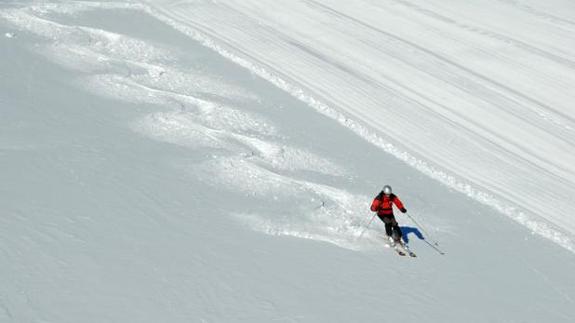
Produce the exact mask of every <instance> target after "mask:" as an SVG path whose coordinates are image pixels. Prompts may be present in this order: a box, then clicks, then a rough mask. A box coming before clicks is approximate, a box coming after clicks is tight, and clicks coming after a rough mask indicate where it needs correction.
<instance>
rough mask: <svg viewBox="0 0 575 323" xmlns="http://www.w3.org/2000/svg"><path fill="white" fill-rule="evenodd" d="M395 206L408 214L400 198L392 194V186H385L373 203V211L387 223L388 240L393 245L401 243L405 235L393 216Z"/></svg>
mask: <svg viewBox="0 0 575 323" xmlns="http://www.w3.org/2000/svg"><path fill="white" fill-rule="evenodd" d="M393 204H395V206H396V207H397V208H398V209H399V210H400V211H401V213H405V212H407V210H406V209H405V207H403V203H401V200H400V199H399V197H397V195H395V194H393V193H392V192H391V186H389V185H385V186H384V187H383V190H382V191H381V192H380V193H379V194H378V195H377V196H376V197H375V198H374V199H373V202H371V211H373V212H377V217H379V219H380V220H381V221H383V223H385V233H386V235H387V239H388V240H389V241H390V242H391V244H392V245H395V243H401V237H402V236H403V234H402V232H401V229H400V228H399V224H397V221H396V220H395V216H394V215H393Z"/></svg>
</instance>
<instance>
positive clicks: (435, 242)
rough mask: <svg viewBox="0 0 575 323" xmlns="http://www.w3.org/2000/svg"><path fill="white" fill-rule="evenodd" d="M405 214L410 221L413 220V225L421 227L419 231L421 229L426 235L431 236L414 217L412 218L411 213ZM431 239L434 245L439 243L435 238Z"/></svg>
mask: <svg viewBox="0 0 575 323" xmlns="http://www.w3.org/2000/svg"><path fill="white" fill-rule="evenodd" d="M405 215H407V217H408V218H410V219H411V221H413V223H415V225H416V226H418V227H419V228H420V229H421V231H423V233H424V234H425V235H426V236H428V237H429V238H431V235H430V234H429V233H427V231H425V229H423V226H422V225H421V224H419V223H417V221H415V219H414V218H412V217H411V215H409V213H405ZM424 240H425V239H424ZM431 240H433V243H434V244H435V245H436V246H438V245H439V243H438V242H437V241H436V240H435V239H431Z"/></svg>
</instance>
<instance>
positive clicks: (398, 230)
mask: <svg viewBox="0 0 575 323" xmlns="http://www.w3.org/2000/svg"><path fill="white" fill-rule="evenodd" d="M391 227H392V229H393V231H394V232H395V235H396V237H395V238H396V239H397V240H401V238H402V237H403V232H401V228H400V227H399V223H397V221H396V220H395V217H394V216H393V215H392V216H391Z"/></svg>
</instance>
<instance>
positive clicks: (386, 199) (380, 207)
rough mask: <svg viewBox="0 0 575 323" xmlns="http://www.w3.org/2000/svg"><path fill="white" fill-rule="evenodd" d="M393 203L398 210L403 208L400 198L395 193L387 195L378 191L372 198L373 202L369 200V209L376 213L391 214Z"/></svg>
mask: <svg viewBox="0 0 575 323" xmlns="http://www.w3.org/2000/svg"><path fill="white" fill-rule="evenodd" d="M393 204H395V206H397V208H398V209H400V210H403V209H404V207H403V203H401V200H400V199H399V197H397V196H396V195H395V194H390V195H389V196H387V195H385V194H383V193H380V194H379V195H378V196H376V198H374V199H373V202H371V210H372V211H373V212H377V215H393Z"/></svg>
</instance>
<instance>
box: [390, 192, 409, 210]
mask: <svg viewBox="0 0 575 323" xmlns="http://www.w3.org/2000/svg"><path fill="white" fill-rule="evenodd" d="M393 203H394V204H395V206H397V208H398V209H399V210H400V211H401V213H405V212H407V210H406V209H405V207H403V203H401V200H400V199H399V197H397V195H396V196H394V198H393Z"/></svg>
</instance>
